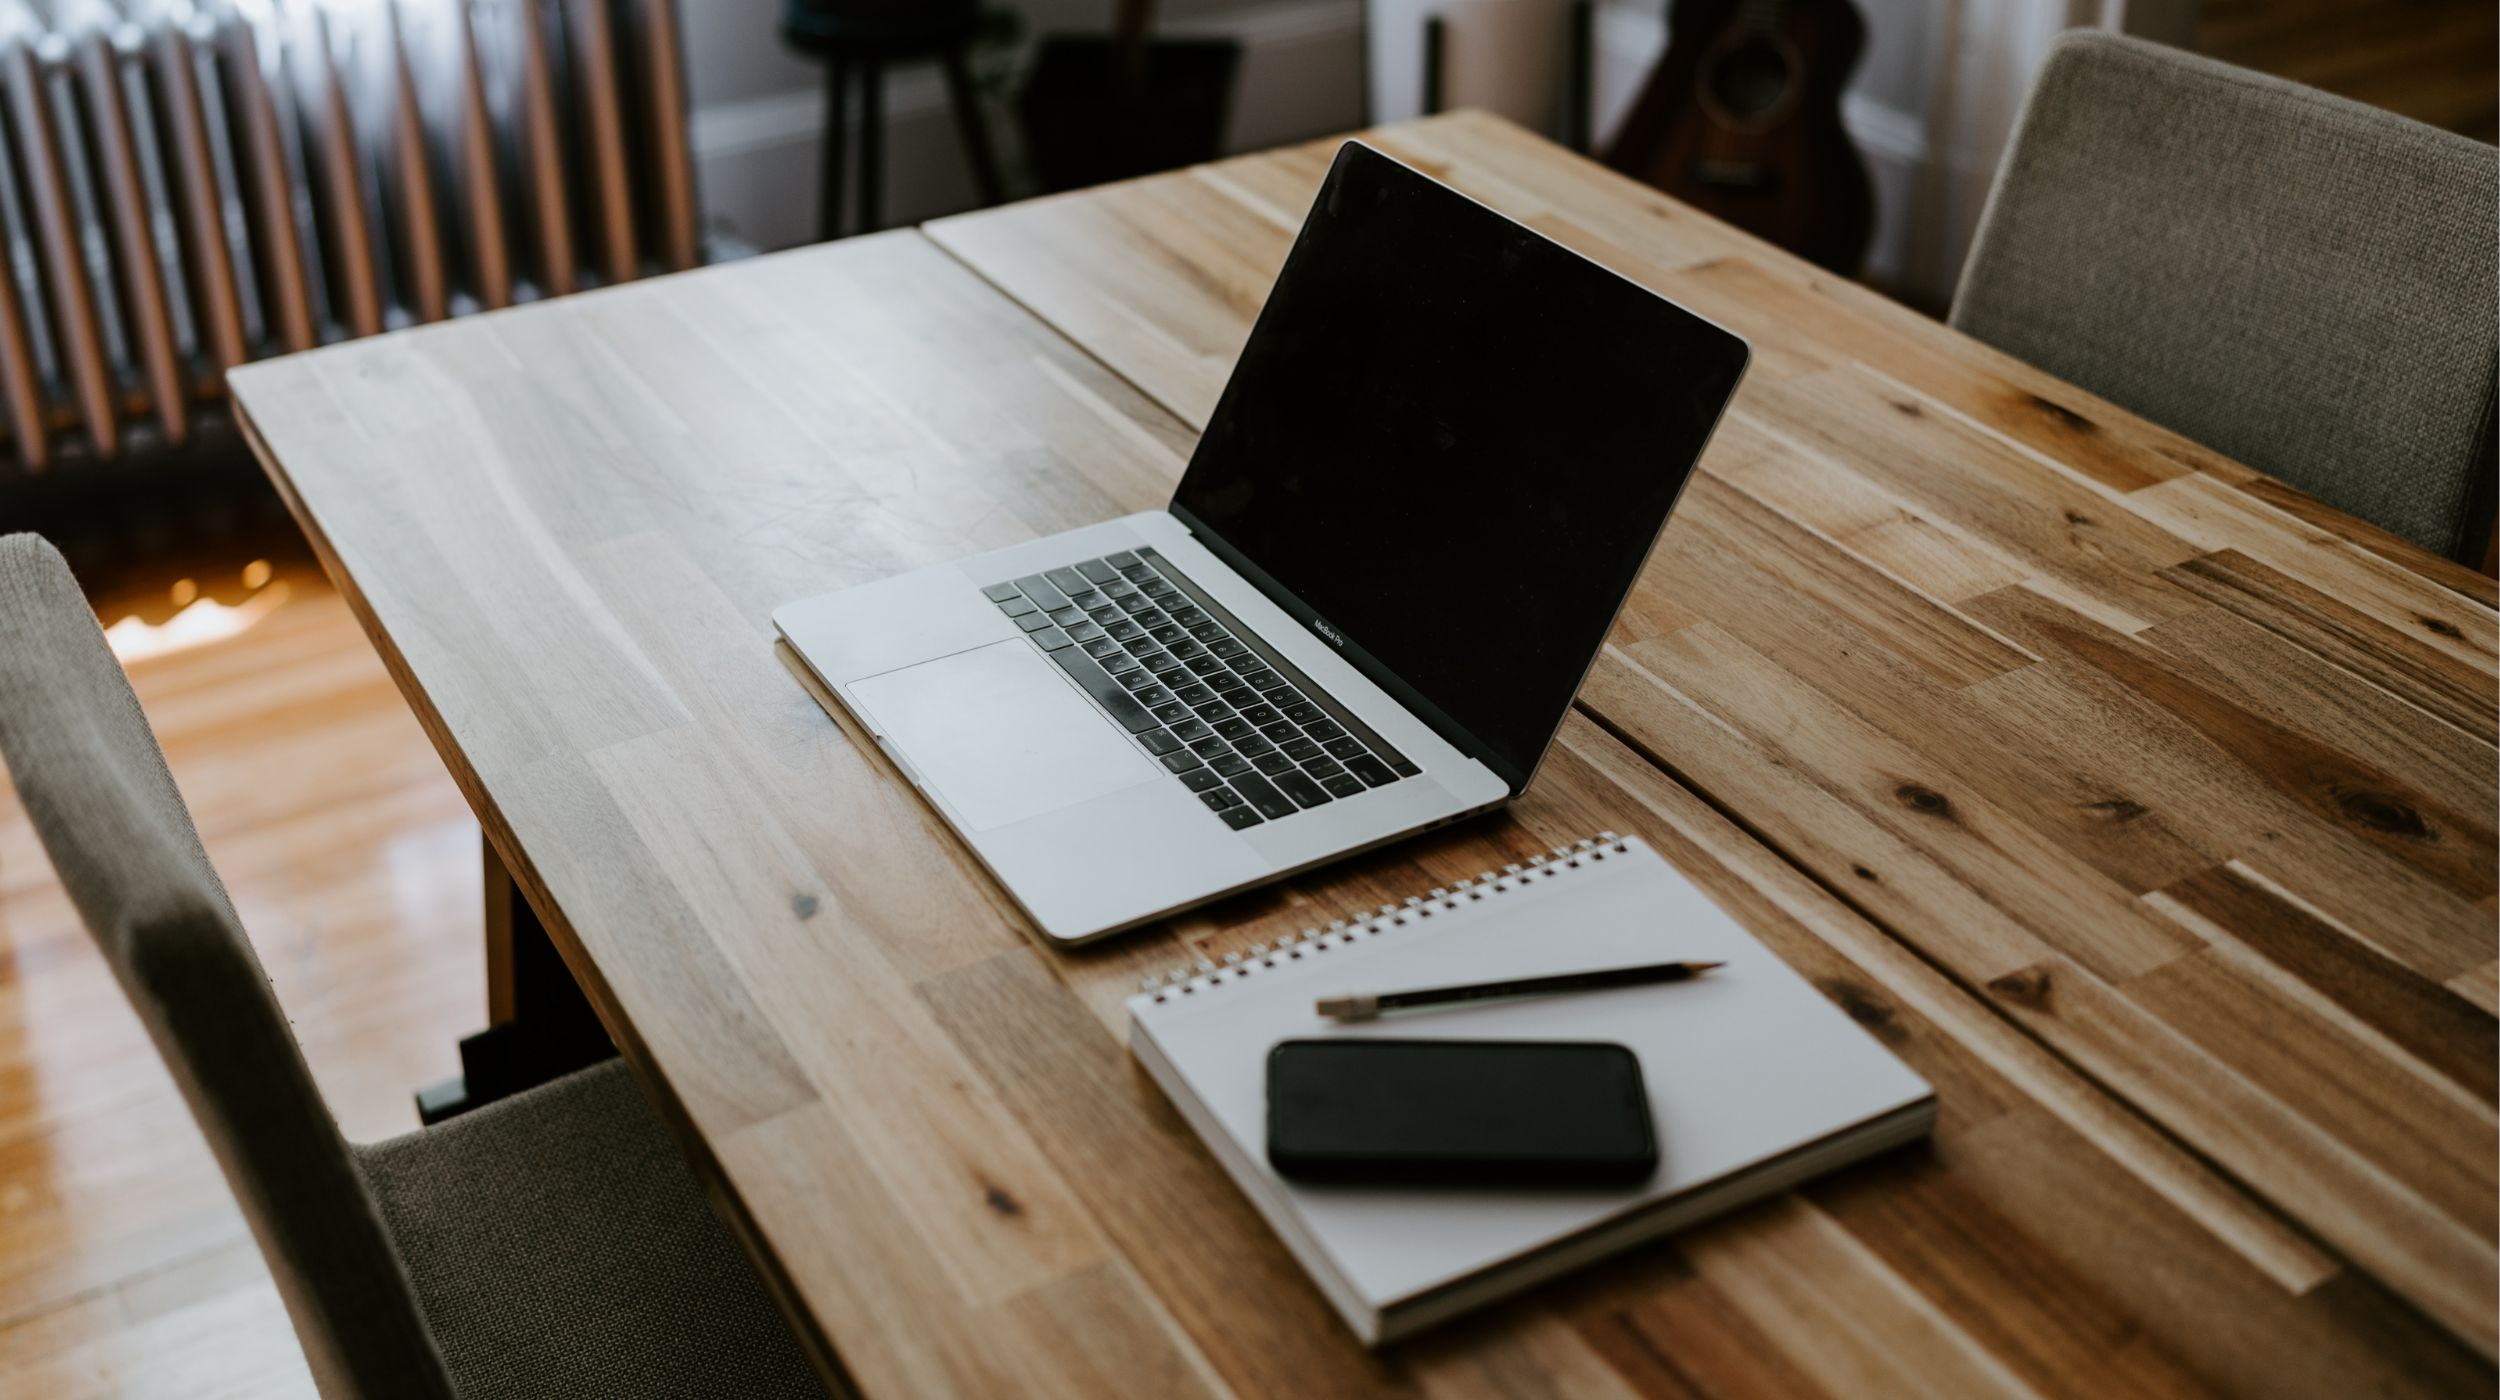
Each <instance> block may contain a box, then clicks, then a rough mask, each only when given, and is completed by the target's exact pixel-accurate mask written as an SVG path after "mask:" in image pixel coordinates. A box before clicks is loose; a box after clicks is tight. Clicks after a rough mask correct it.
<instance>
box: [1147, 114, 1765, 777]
mask: <svg viewBox="0 0 2500 1400" xmlns="http://www.w3.org/2000/svg"><path fill="white" fill-rule="evenodd" d="M1746 356H1747V351H1746V348H1745V343H1744V342H1743V341H1742V340H1740V339H1738V338H1737V337H1735V336H1733V335H1731V334H1729V333H1728V332H1726V331H1724V330H1721V329H1719V328H1718V327H1716V326H1714V325H1711V324H1710V323H1709V322H1707V321H1704V320H1702V319H1701V318H1699V317H1697V316H1695V315H1693V314H1691V313H1690V312H1687V311H1685V310H1683V309H1682V308H1680V307H1678V306H1676V305H1674V304H1673V303H1671V302H1668V301H1666V300H1664V299H1662V298H1660V297H1659V296H1657V295H1656V294H1654V293H1652V292H1650V291H1648V290H1646V289H1645V288H1643V287H1641V286H1639V285H1638V284H1636V283H1633V282H1629V281H1626V280H1625V279H1624V278H1622V277H1620V276H1618V275H1616V274H1615V273H1613V272H1611V271H1608V270H1607V269H1605V268H1603V267H1600V266H1599V265H1597V264H1596V263H1593V262H1591V261H1589V260H1588V259H1586V258H1583V257H1581V256H1580V255H1579V254H1577V253H1574V252H1571V251H1569V250H1568V249H1565V248H1563V247H1561V246H1560V245H1558V244H1556V243H1553V242H1551V241H1549V240H1547V239H1546V238H1545V237H1543V236H1542V235H1540V234H1538V233H1535V232H1533V231H1531V230H1529V229H1527V228H1524V227H1522V226H1520V225H1519V224H1516V223H1513V222H1512V221H1511V220H1509V219H1506V218H1504V217H1502V216H1501V215H1499V214H1496V213H1494V212H1492V211H1491V210H1489V209H1486V208H1485V207H1484V206H1482V205H1479V204H1477V203H1475V202H1474V201H1472V200H1470V199H1468V198H1467V197H1465V196H1464V195H1461V194H1458V193H1457V192H1455V191H1453V190H1451V189H1449V188H1447V187H1445V186H1443V185H1441V184H1439V183H1437V182H1435V181H1433V180H1430V179H1428V178H1426V177H1424V176H1423V175H1420V174H1418V173H1416V172H1415V171H1412V170H1410V169H1408V168H1406V167H1405V166H1403V165H1401V164H1399V163H1398V162H1396V161H1394V160H1392V159H1390V158H1389V157H1387V156H1384V155H1382V154H1380V153H1379V152H1377V151H1373V150H1371V149H1369V148H1368V147H1364V146H1361V145H1356V144H1353V143H1348V144H1347V145H1346V146H1345V147H1344V148H1343V149H1341V150H1340V151H1339V152H1338V155H1337V160H1336V164H1335V166H1334V168H1332V169H1331V170H1330V172H1329V176H1328V181H1327V183H1326V185H1325V186H1323V187H1322V189H1321V190H1320V195H1319V199H1318V201H1317V202H1316V203H1315V204H1314V205H1313V206H1312V209H1311V213H1310V217H1309V218H1308V219H1307V220H1305V221H1304V223H1303V226H1302V233H1301V236H1300V237H1299V238H1298V239H1297V240H1296V241H1295V243H1294V246H1293V251H1292V253H1291V254H1290V255H1289V256H1288V257H1287V259H1286V261H1285V267H1284V271H1283V272H1282V273H1281V274H1280V275H1279V276H1278V278H1277V280H1276V286H1275V290H1274V291H1273V292H1272V293H1271V294H1270V295H1269V297H1268V302H1267V306H1266V309H1265V310H1264V311H1262V312H1261V313H1260V315H1259V320H1258V324H1257V326H1256V327H1254V328H1253V329H1252V331H1251V333H1250V340H1249V343H1248V344H1247V345H1246V346H1244V347H1243V349H1242V353H1241V359H1240V362H1239V363H1238V364H1237V365H1236V366H1235V367H1234V369H1233V375H1232V379H1231V381H1230V382H1229V383H1227V384H1226V385H1225V388H1224V396H1223V398H1222V399H1221V401H1219V402H1218V403H1217V405H1216V408H1215V414H1214V416H1213V418H1211V419H1210V420H1209V421H1208V425H1207V431H1206V435H1205V436H1204V437H1203V438H1202V439H1201V440H1200V441H1199V444H1198V450H1197V452H1196V454H1195V455H1194V456H1193V457H1191V458H1190V462H1189V471H1188V473H1187V475H1186V476H1184V477H1183V478H1182V480H1181V485H1180V490H1179V492H1178V493H1177V494H1176V495H1175V496H1174V498H1173V502H1172V510H1173V513H1174V514H1175V515H1176V516H1178V517H1180V518H1181V520H1182V521H1183V523H1185V524H1187V525H1189V526H1190V527H1191V528H1192V529H1194V530H1195V531H1196V532H1197V533H1198V535H1199V536H1200V538H1201V539H1202V540H1203V541H1204V542H1205V543H1206V544H1207V545H1208V547H1209V548H1211V549H1213V550H1214V551H1215V552H1216V553H1217V554H1218V555H1220V556H1222V557H1223V558H1224V559H1225V561H1226V562H1227V563H1229V564H1231V565H1232V566H1233V567H1234V568H1236V569H1238V570H1240V571H1241V572H1242V573H1243V574H1244V575H1245V576H1247V577H1248V578H1249V579H1250V580H1251V581H1252V582H1253V583H1255V584H1257V585H1258V586H1259V587H1260V588H1262V589H1263V590H1265V591H1266V592H1267V593H1268V595H1269V596H1270V597H1271V598H1273V599H1275V600H1276V601H1277V602H1278V603H1279V604H1280V605H1281V606H1283V607H1284V608H1285V609H1286V611H1288V612H1289V613H1292V614H1293V615H1294V617H1295V618H1296V619H1297V620H1298V621H1300V622H1302V623H1303V624H1304V625H1305V626H1308V627H1310V628H1311V629H1312V630H1313V631H1314V632H1315V633H1316V634H1318V635H1319V636H1320V637H1322V638H1325V639H1326V640H1327V641H1329V642H1330V643H1331V644H1333V645H1335V646H1337V647H1338V648H1339V650H1341V651H1342V652H1344V653H1345V655H1346V656H1347V658H1348V659H1349V660H1351V661H1352V662H1353V663H1354V664H1355V665H1356V666H1357V667H1359V668H1360V669H1362V670H1363V671H1364V672H1365V673H1366V674H1368V675H1369V676H1370V677H1371V678H1372V679H1373V681H1374V682H1376V683H1378V684H1379V685H1381V686H1382V688H1384V689H1386V690H1387V691H1389V693H1390V694H1391V695H1393V696H1395V697H1396V698H1397V699H1399V700H1400V701H1401V702H1403V703H1405V704H1406V705H1407V706H1408V707H1409V708H1411V709H1413V710H1414V711H1415V712H1416V713H1417V714H1418V715H1419V716H1420V717H1422V718H1423V719H1424V720H1426V721H1427V722H1428V723H1430V724H1432V725H1433V726H1434V727H1435V728H1436V729H1438V730H1439V731H1440V732H1441V733H1442V734H1443V736H1444V737H1446V738H1448V739H1450V740H1451V742H1452V743H1454V744H1456V745H1457V746H1459V747H1460V748H1462V749H1465V750H1466V751H1468V752H1469V753H1472V754H1473V755H1475V756H1476V757H1478V758H1480V759H1481V760H1483V761H1484V762H1485V764H1486V765H1487V766H1488V767H1490V768H1492V769H1493V771H1494V772H1496V773H1498V774H1500V775H1501V776H1502V778H1503V779H1504V780H1505V781H1507V782H1509V783H1510V784H1511V787H1512V789H1513V791H1517V790H1518V789H1519V788H1520V787H1521V786H1522V785H1524V784H1525V783H1526V781H1527V777H1528V775H1529V774H1530V773H1531V772H1533V771H1534V770H1535V768H1536V764H1537V760H1538V758H1539V757H1540V756H1541V755H1542V754H1543V753H1544V751H1545V746H1546V744H1547V743H1549V742H1550V741H1551V740H1552V738H1553V736H1554V732H1555V730H1556V729H1557V728H1558V727H1559V726H1560V725H1561V723H1562V718H1563V715H1564V712H1565V711H1566V710H1567V709H1568V708H1569V707H1570V704H1571V697H1572V695H1573V693H1574V692H1575V691H1576V690H1577V689H1578V688H1579V684H1580V680H1581V678H1582V677H1583V676H1584V675H1585V674H1586V673H1587V671H1588V667H1589V663H1590V661H1591V660H1592V659H1593V658H1594V657H1595V656H1596V654H1597V649H1598V647H1599V645H1600V644H1601V643H1602V642H1603V641H1604V640H1605V634H1606V630H1607V628H1608V627H1609V626H1610V625H1611V624H1612V622H1613V620H1614V617H1615V613H1616V612H1617V610H1618V609H1619V608H1620V607H1621V606H1622V603H1623V599H1624V596H1625V595H1626V594H1627V593H1628V592H1630V590H1631V586H1632V582H1633V579H1634V576H1635V575H1636V574H1637V573H1638V571H1639V569H1640V566H1641V562H1642V560H1643V559H1644V558H1645V557H1646V556H1647V554H1648V552H1649V548H1650V545H1651V543H1652V542H1653V541H1654V540H1655V539H1656V538H1657V535H1658V532H1659V529H1660V528H1661V527H1662V526H1663V525H1665V523H1666V519H1667V512H1668V510H1669V508H1671V507H1672V506H1673V505H1674V504H1675V499H1676V495H1677V493H1678V492H1680V491H1681V490H1682V489H1683V486H1684V482H1685V478H1686V477H1687V476H1689V475H1690V474H1691V472H1692V470H1693V465H1694V462H1695V461H1696V460H1697V459H1698V458H1699V457H1700V455H1701V449H1702V445H1703V444H1704V443H1705V442H1707V441H1708V440H1709V437H1710V432H1711V429H1712V427H1713V426H1714V425H1715V424H1716V423H1717V422H1718V418H1719V412H1720V410H1721V409H1722V408H1723V407H1724V406H1725V405H1726V403H1727V401H1728V398H1729V396H1730V395H1732V394H1733V393H1734V392H1735V390H1736V381H1737V378H1738V377H1739V376H1740V375H1741V374H1742V373H1743V371H1744V366H1745V360H1746Z"/></svg>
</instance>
